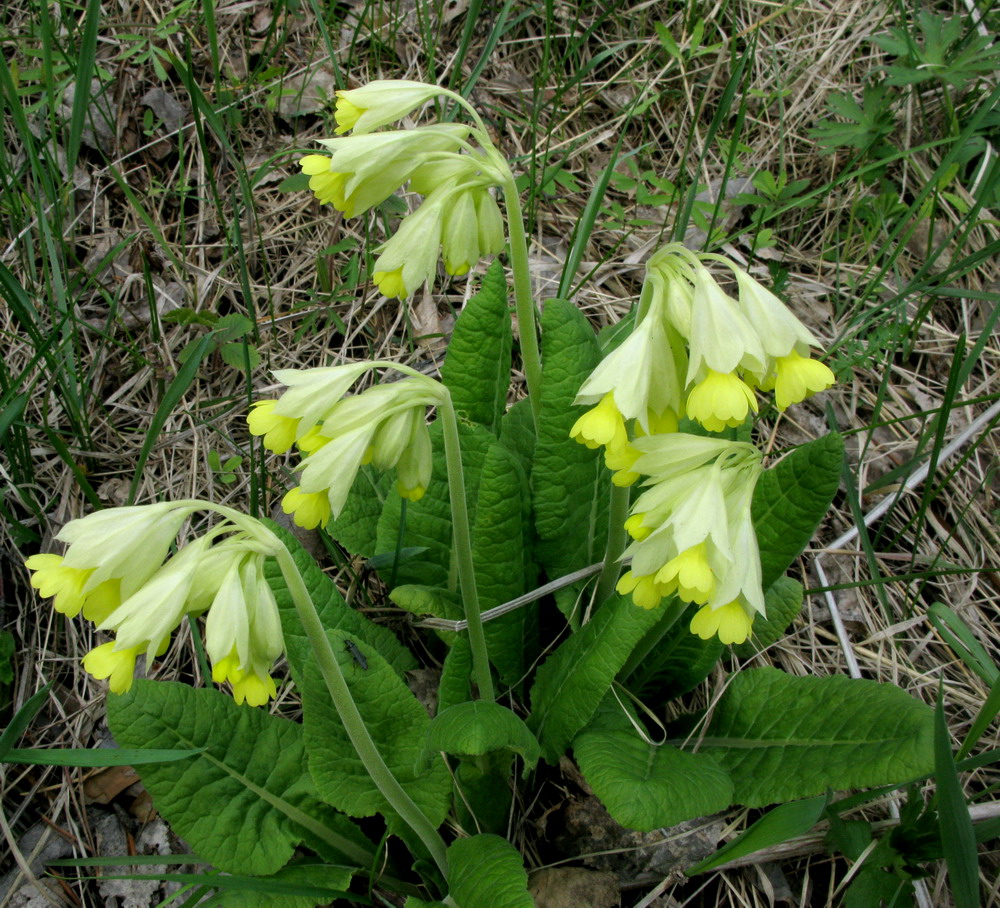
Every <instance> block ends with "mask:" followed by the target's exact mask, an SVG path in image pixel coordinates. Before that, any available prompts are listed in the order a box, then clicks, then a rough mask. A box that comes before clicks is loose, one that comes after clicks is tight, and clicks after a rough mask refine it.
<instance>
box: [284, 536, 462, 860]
mask: <svg viewBox="0 0 1000 908" xmlns="http://www.w3.org/2000/svg"><path fill="white" fill-rule="evenodd" d="M275 557H276V558H277V561H278V566H279V567H280V568H281V573H282V576H283V577H284V579H285V583H286V584H288V591H289V593H290V594H291V597H292V602H293V603H294V604H295V610H296V612H297V613H298V616H299V620H300V621H301V622H302V628H303V630H304V631H305V633H306V637H307V639H308V640H309V645H310V646H311V647H312V651H313V654H314V655H315V657H316V662H317V664H318V665H319V669H320V674H322V676H323V681H324V682H325V683H326V688H327V691H328V692H329V694H330V699H331V700H332V701H333V705H334V707H335V708H336V710H337V714H338V715H339V716H340V721H341V722H343V723H344V728H345V729H346V730H347V736H348V737H349V738H350V739H351V744H353V745H354V749H355V750H356V751H357V753H358V756H359V757H360V758H361V761H362V762H363V763H364V765H365V769H367V770H368V774H369V775H370V776H371V777H372V781H373V782H374V783H375V785H376V787H377V788H378V790H379V791H380V792H381V793H382V796H383V797H384V798H385V799H386V801H388V802H389V804H390V805H391V806H392V808H393V810H395V811H396V813H398V814H399V816H400V817H402V819H403V820H404V822H405V823H406V824H407V825H408V826H409V827H410V828H411V829H412V830H413V831H414V832H415V833H416V834H417V836H418V837H419V838H420V841H421V842H423V844H424V847H425V848H426V849H427V851H428V852H429V853H430V855H431V857H432V858H433V860H434V863H435V864H437V866H438V869H439V870H440V871H441V873H442V874H444V875H445V877H447V875H448V859H447V856H446V850H447V849H446V848H445V844H444V840H443V839H442V838H441V835H440V834H439V833H438V831H437V829H435V828H434V826H433V824H432V823H431V821H430V820H428V819H427V817H426V815H425V814H424V812H423V811H422V810H421V809H420V808H419V807H418V806H417V805H416V804H415V803H414V801H413V799H412V798H411V797H410V796H409V795H408V794H407V793H406V791H405V789H404V788H403V786H402V785H400V784H399V781H398V779H396V777H395V776H394V775H393V774H392V770H391V769H389V767H388V766H387V765H386V763H385V760H383V759H382V755H381V754H380V753H379V752H378V748H377V747H376V746H375V742H374V741H373V740H372V737H371V735H370V734H369V733H368V728H367V727H366V726H365V722H364V719H363V718H362V717H361V713H360V712H359V711H358V707H357V704H356V703H355V702H354V698H353V697H352V696H351V690H350V688H349V687H348V686H347V681H346V680H345V679H344V673H343V672H342V671H341V670H340V663H339V662H337V657H336V655H335V654H334V652H333V647H332V646H331V645H330V640H329V638H328V637H327V635H326V631H325V630H324V629H323V623H322V622H321V621H320V617H319V613H318V612H317V611H316V606H315V604H314V603H313V601H312V598H311V597H310V595H309V591H308V590H307V589H306V585H305V582H304V581H303V579H302V575H301V574H300V573H299V569H298V568H297V567H296V565H295V561H294V560H293V559H292V556H291V553H290V552H289V551H288V549H286V548H285V547H284V546H281V548H279V549H278V552H277V554H276V556H275Z"/></svg>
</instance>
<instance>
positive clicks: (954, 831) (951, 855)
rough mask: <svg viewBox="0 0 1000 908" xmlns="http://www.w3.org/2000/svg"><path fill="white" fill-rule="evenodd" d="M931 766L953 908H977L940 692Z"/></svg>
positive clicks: (969, 833) (975, 860)
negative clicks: (932, 766) (932, 767)
mask: <svg viewBox="0 0 1000 908" xmlns="http://www.w3.org/2000/svg"><path fill="white" fill-rule="evenodd" d="M934 764H935V775H936V778H937V807H938V827H939V829H940V831H941V847H942V849H943V850H944V860H945V863H946V864H947V865H948V879H949V881H950V883H951V893H952V897H953V898H954V900H955V908H979V905H980V901H979V855H978V852H977V850H976V836H975V833H974V832H973V830H972V820H971V818H970V817H969V808H968V806H967V805H966V803H965V794H964V793H963V791H962V784H961V782H960V781H959V778H958V771H957V770H956V768H955V760H954V758H953V757H952V753H951V737H950V735H949V734H948V725H947V722H946V721H945V717H944V702H943V699H942V690H941V688H938V698H937V710H936V713H935V725H934Z"/></svg>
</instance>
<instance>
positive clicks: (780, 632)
mask: <svg viewBox="0 0 1000 908" xmlns="http://www.w3.org/2000/svg"><path fill="white" fill-rule="evenodd" d="M802 598H803V590H802V584H801V583H799V582H798V580H793V579H792V578H791V577H788V576H784V577H779V578H778V579H777V580H775V581H774V583H772V584H771V586H770V587H769V588H768V590H767V592H766V593H765V594H764V608H765V609H766V611H767V616H766V617H761V616H758V617H756V618H754V622H753V636H752V637H751V638H750V639H749V640H748V641H747V642H746V643H741V644H739V645H738V646H734V647H733V652H734V653H736V655H737V656H738V657H739V658H740V659H749V658H750V657H751V656H753V655H754V654H755V653H759V652H760V651H761V650H765V649H767V648H768V647H769V646H770V645H771V644H772V643H777V642H778V641H779V640H780V639H781V638H782V637H783V636H784V635H785V631H786V630H788V627H789V625H791V623H792V622H793V621H794V620H795V616H796V615H797V614H798V613H799V612H800V611H801V610H802Z"/></svg>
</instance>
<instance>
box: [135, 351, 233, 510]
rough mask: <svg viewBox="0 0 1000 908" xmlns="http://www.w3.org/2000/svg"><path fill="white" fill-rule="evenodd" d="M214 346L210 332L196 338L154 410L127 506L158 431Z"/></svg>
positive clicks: (137, 485)
mask: <svg viewBox="0 0 1000 908" xmlns="http://www.w3.org/2000/svg"><path fill="white" fill-rule="evenodd" d="M214 346H215V337H214V334H213V333H212V332H209V333H208V334H206V335H204V336H203V337H200V338H198V340H197V341H196V342H195V343H194V344H193V345H192V347H191V354H190V356H188V358H187V359H186V360H185V361H184V365H183V366H181V368H180V369H179V370H178V372H177V375H175V376H174V380H173V381H172V382H171V383H170V385H169V386H168V387H167V390H166V392H165V393H164V395H163V400H162V401H160V405H159V406H158V407H157V408H156V412H155V413H154V414H153V418H152V419H151V420H150V422H149V429H148V430H147V431H146V440H145V441H144V442H143V444H142V450H141V451H140V452H139V461H138V463H137V464H136V468H135V474H134V475H133V476H132V484H131V485H130V486H129V490H128V503H129V504H133V503H134V502H135V496H136V494H137V493H138V491H139V483H140V481H141V480H142V470H143V467H145V465H146V461H147V460H148V459H149V455H150V453H151V452H152V450H153V445H155V444H156V440H157V436H158V435H159V434H160V429H162V428H163V424H164V423H165V422H166V421H167V417H169V416H170V414H171V413H172V412H173V410H174V407H176V406H177V404H179V403H180V401H181V398H183V397H184V394H185V392H186V391H187V389H188V388H189V387H190V386H191V383H192V382H193V381H194V378H195V375H197V374H198V367H199V366H200V365H201V361H202V360H203V359H204V358H205V356H206V355H207V354H208V352H209V351H210V350H211V349H212V348H213V347H214Z"/></svg>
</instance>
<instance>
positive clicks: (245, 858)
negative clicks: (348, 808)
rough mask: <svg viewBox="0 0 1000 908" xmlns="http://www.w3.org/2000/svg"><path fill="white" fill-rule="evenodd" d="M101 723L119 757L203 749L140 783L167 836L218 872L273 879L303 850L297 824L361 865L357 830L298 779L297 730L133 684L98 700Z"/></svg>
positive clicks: (173, 689) (158, 767) (223, 705)
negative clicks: (332, 834)
mask: <svg viewBox="0 0 1000 908" xmlns="http://www.w3.org/2000/svg"><path fill="white" fill-rule="evenodd" d="M108 724H109V725H110V726H111V731H112V733H113V734H114V736H115V739H116V740H117V741H118V743H119V744H120V745H121V746H122V747H124V748H135V749H146V748H150V749H153V750H174V749H204V751H203V752H202V753H199V754H198V755H197V756H194V757H190V758H189V759H187V760H180V761H176V762H171V763H150V764H147V765H145V766H143V767H142V770H141V771H140V775H141V776H142V782H143V784H144V785H145V786H146V788H147V789H148V791H149V793H150V794H151V795H152V796H153V801H154V802H155V803H156V808H157V810H158V811H159V812H160V813H161V814H162V815H163V816H164V818H165V819H166V820H167V822H168V823H170V825H171V827H172V828H173V830H174V831H175V832H176V833H177V834H178V835H179V836H181V837H182V838H184V839H185V840H186V841H187V842H188V843H189V844H190V845H191V847H192V848H193V849H194V850H195V851H196V852H197V853H198V855H199V856H200V857H201V858H202V859H203V860H206V861H209V862H210V863H212V864H214V865H215V866H216V867H218V868H219V869H220V870H225V871H227V872H229V873H248V874H253V875H266V874H270V873H274V872H276V871H277V870H278V869H279V868H280V867H282V866H283V865H284V864H285V863H287V861H288V859H289V858H290V857H291V856H292V853H293V852H294V850H295V847H296V845H298V844H299V842H301V841H303V840H307V839H308V840H310V843H311V841H312V838H313V837H312V835H311V833H310V831H309V829H308V828H307V827H306V826H303V825H302V823H303V820H304V821H305V822H306V823H307V824H308V822H309V821H310V820H311V821H312V823H314V824H315V823H316V822H317V820H318V821H319V822H322V823H323V824H324V825H326V826H328V827H331V828H332V829H334V830H335V831H336V834H337V836H340V837H343V843H342V844H343V849H344V853H345V854H347V855H348V856H349V857H351V859H352V860H354V861H357V862H359V863H360V862H362V861H365V860H366V853H368V856H369V859H370V850H371V849H370V846H368V845H367V843H365V839H364V838H363V837H362V836H361V835H360V833H359V832H358V830H357V828H356V827H354V826H353V824H351V823H349V822H348V821H347V820H346V819H345V818H343V817H337V815H336V814H334V813H333V811H331V810H329V808H327V807H326V806H325V805H322V804H321V803H320V802H319V800H318V797H317V792H316V788H315V787H314V785H313V783H312V781H311V779H310V778H309V776H308V774H307V773H305V772H304V767H305V760H306V755H305V748H304V746H303V730H302V726H301V725H299V724H297V723H295V722H291V721H289V720H288V719H282V718H280V717H278V716H272V715H270V714H269V713H267V712H265V711H264V710H262V709H253V708H251V707H248V706H237V705H236V703H235V701H234V700H233V699H232V697H229V696H226V695H225V694H223V693H221V692H220V691H217V690H214V689H211V688H198V689H195V688H192V687H188V686H187V685H186V684H177V683H174V682H168V681H136V682H134V684H133V685H132V689H131V691H129V693H127V694H123V695H121V696H110V697H108ZM361 843H365V844H361Z"/></svg>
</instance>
